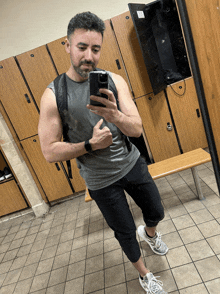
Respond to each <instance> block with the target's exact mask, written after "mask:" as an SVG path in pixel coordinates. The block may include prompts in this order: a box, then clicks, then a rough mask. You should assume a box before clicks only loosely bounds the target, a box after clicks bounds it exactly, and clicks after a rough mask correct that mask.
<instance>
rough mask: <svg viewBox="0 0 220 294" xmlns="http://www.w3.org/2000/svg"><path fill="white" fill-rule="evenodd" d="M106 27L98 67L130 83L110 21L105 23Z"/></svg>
mask: <svg viewBox="0 0 220 294" xmlns="http://www.w3.org/2000/svg"><path fill="white" fill-rule="evenodd" d="M105 26H106V29H105V33H104V38H103V44H102V50H101V57H100V60H99V64H98V67H99V68H102V69H105V70H109V71H111V72H113V73H116V74H118V75H120V76H122V77H123V78H124V79H125V81H126V82H127V83H128V79H127V75H126V72H125V68H124V65H123V60H122V58H121V54H120V51H119V48H118V44H117V41H116V38H115V35H114V32H113V30H112V27H111V24H110V20H106V21H105Z"/></svg>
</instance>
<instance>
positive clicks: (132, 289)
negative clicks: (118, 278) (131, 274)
mask: <svg viewBox="0 0 220 294" xmlns="http://www.w3.org/2000/svg"><path fill="white" fill-rule="evenodd" d="M127 288H128V294H134V293H135V294H143V293H144V292H145V291H144V290H143V288H142V287H141V285H140V282H139V280H138V278H137V279H135V280H132V281H129V282H128V283H127Z"/></svg>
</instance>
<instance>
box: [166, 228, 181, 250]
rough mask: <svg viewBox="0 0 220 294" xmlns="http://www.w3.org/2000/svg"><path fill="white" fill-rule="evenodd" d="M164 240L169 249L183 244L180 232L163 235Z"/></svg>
mask: <svg viewBox="0 0 220 294" xmlns="http://www.w3.org/2000/svg"><path fill="white" fill-rule="evenodd" d="M162 240H163V242H164V243H165V244H166V245H167V246H168V248H169V249H172V248H176V247H180V246H181V245H183V241H182V240H181V238H180V236H179V234H178V232H173V233H169V234H166V235H163V236H162Z"/></svg>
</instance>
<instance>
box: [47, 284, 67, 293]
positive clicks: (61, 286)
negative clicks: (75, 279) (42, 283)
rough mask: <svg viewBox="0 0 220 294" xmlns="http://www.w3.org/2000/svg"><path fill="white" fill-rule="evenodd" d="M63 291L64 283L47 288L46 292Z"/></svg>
mask: <svg viewBox="0 0 220 294" xmlns="http://www.w3.org/2000/svg"><path fill="white" fill-rule="evenodd" d="M64 291H65V283H62V284H59V285H55V286H52V287H49V288H47V292H46V293H47V294H63V293H64Z"/></svg>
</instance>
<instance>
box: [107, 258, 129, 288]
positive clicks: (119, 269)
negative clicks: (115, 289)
mask: <svg viewBox="0 0 220 294" xmlns="http://www.w3.org/2000/svg"><path fill="white" fill-rule="evenodd" d="M124 282H125V272H124V266H123V265H122V264H121V265H117V266H114V267H111V268H108V269H105V287H111V286H114V285H117V284H121V283H124Z"/></svg>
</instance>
